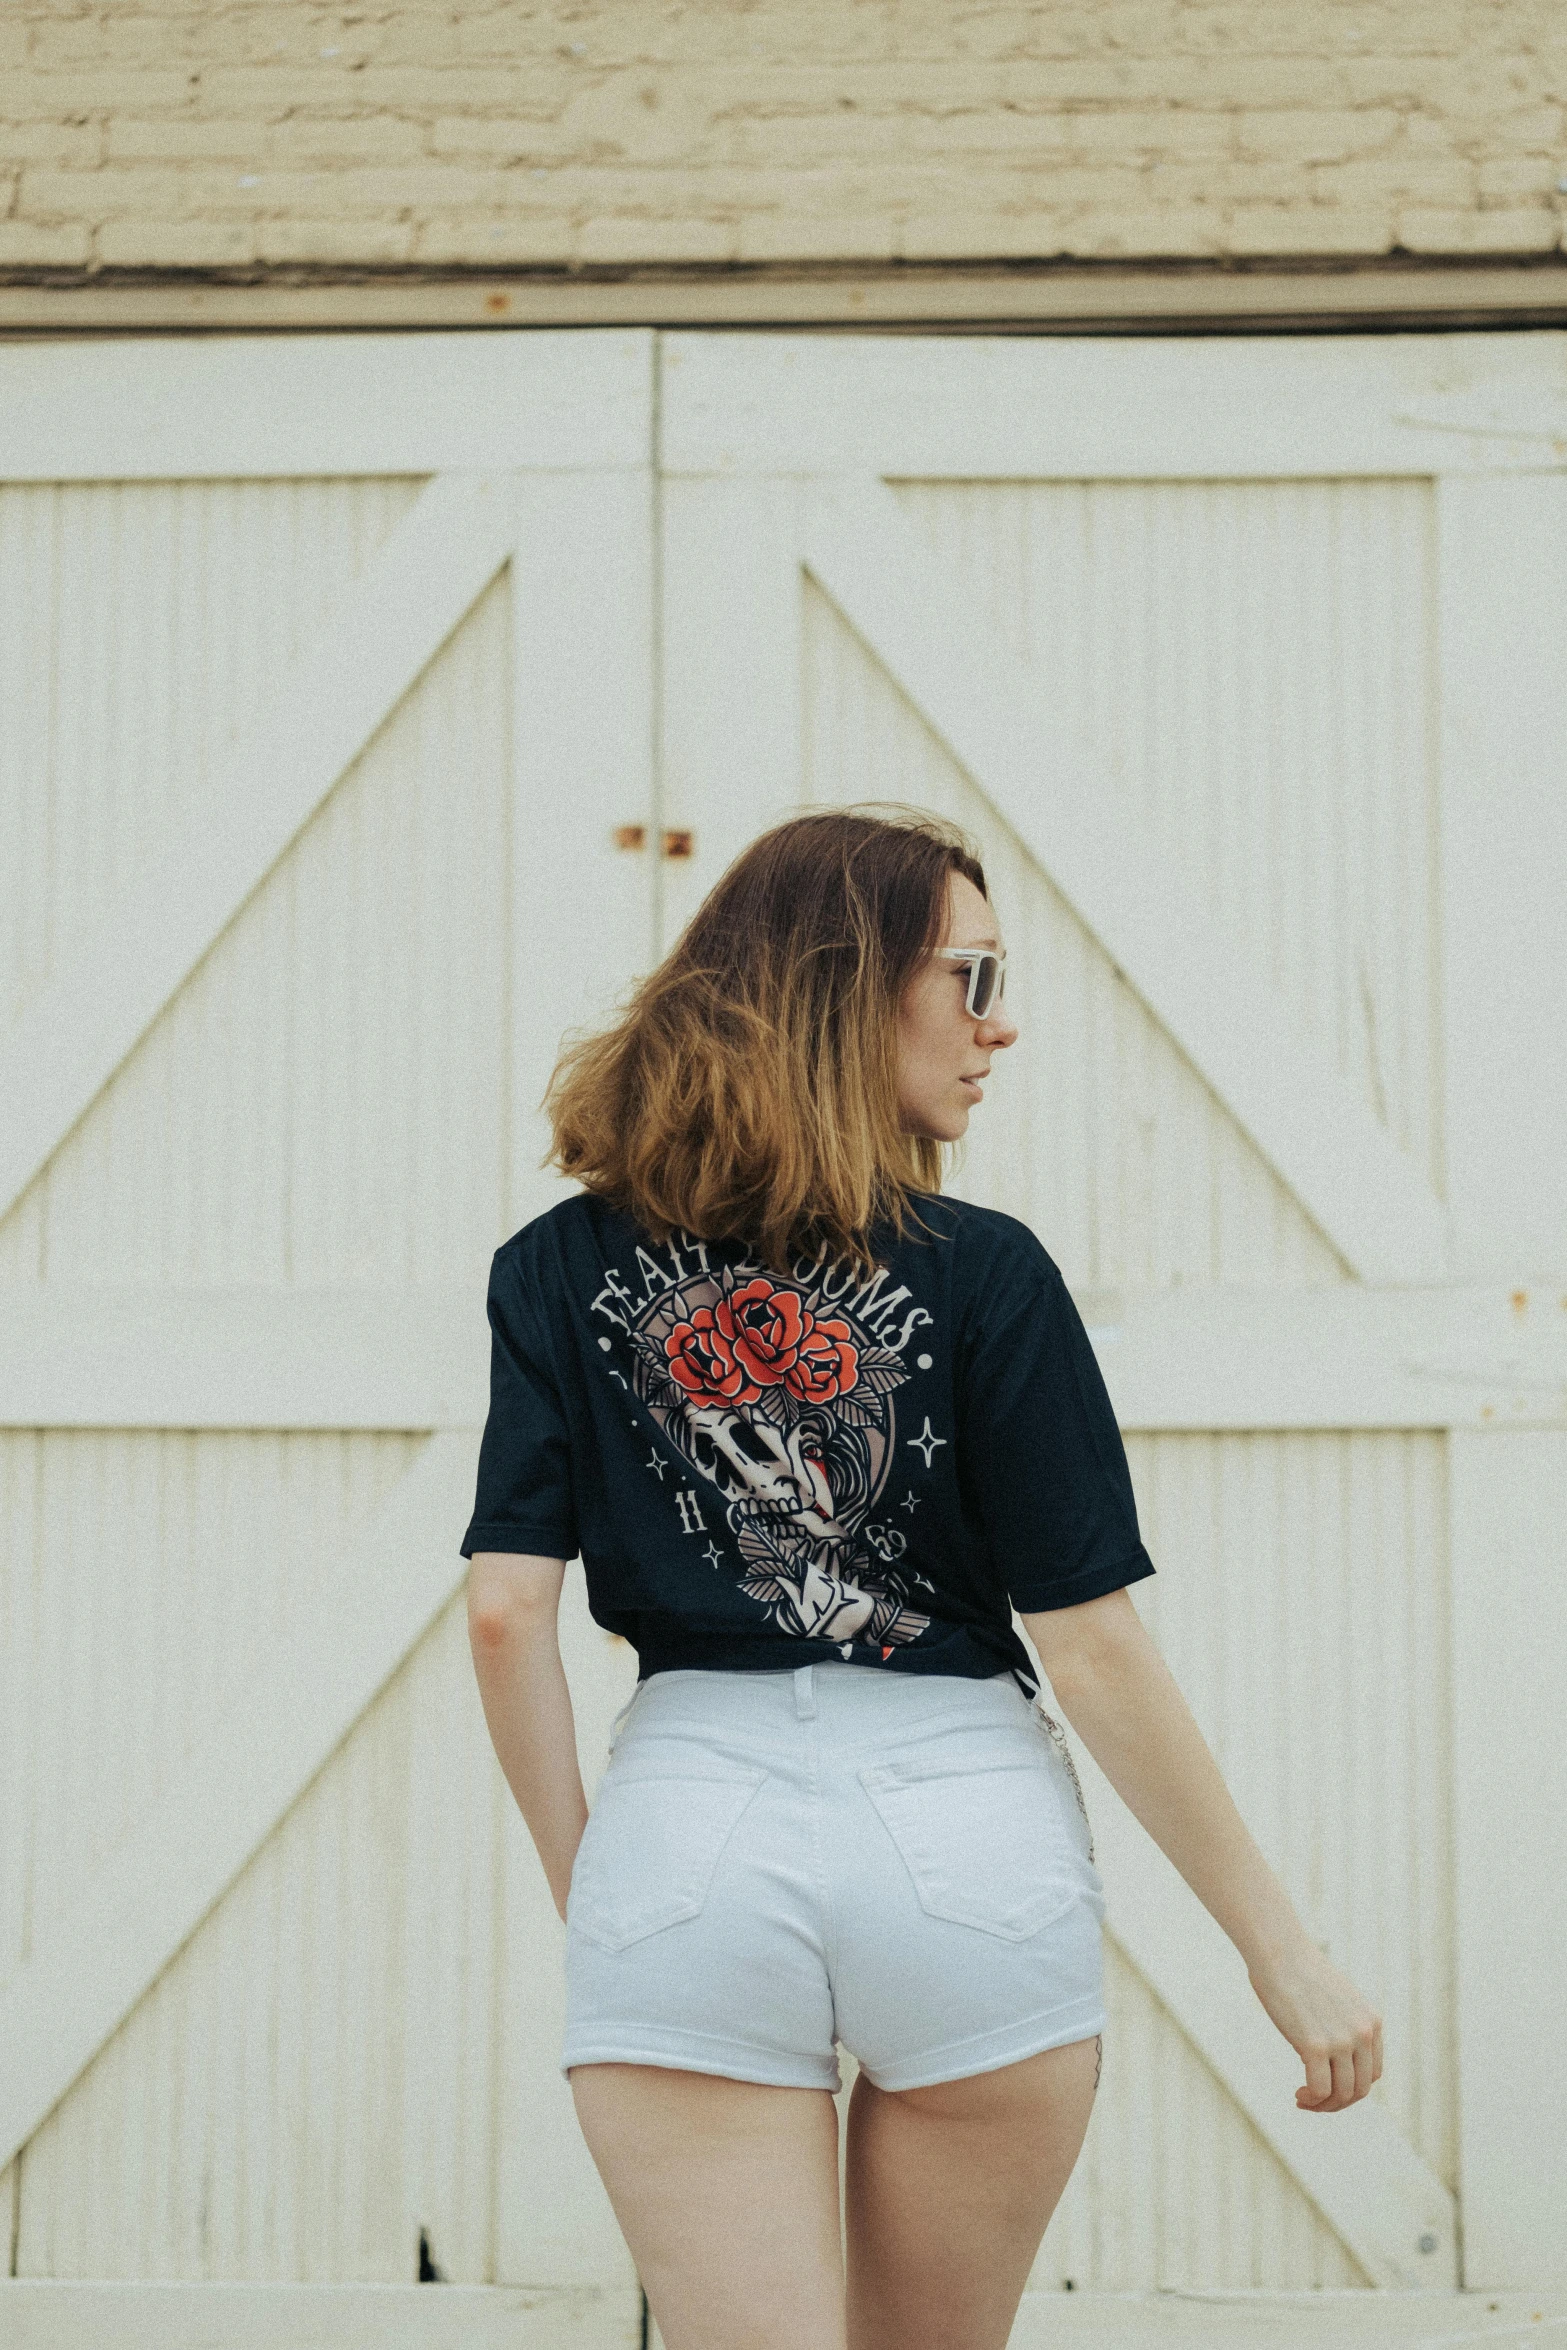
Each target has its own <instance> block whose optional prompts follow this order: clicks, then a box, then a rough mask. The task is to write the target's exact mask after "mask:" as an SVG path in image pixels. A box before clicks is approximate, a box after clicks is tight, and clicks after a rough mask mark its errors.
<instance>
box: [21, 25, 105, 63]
mask: <svg viewBox="0 0 1567 2350" xmlns="http://www.w3.org/2000/svg"><path fill="white" fill-rule="evenodd" d="M106 48H107V45H106V43H105V40H104V23H103V18H102V16H101V15H93V16H57V17H55V16H52V17H46V18H44V19H43V20H42V21H41V22H38V23H35V24H34V25H33V27H32V38H31V40H30V41H29V43H28V63H29V65H31V66H32V67H33V68H34V69H35V70H41V71H44V72H47V71H49V69H50V68H51V67H53V66H62V65H63V66H68V67H70V68H71V69H72V70H74V69H75V68H76V67H77V66H81V65H101V64H103V63H104V60H105V56H106Z"/></svg>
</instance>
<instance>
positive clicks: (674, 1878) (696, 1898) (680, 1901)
mask: <svg viewBox="0 0 1567 2350" xmlns="http://www.w3.org/2000/svg"><path fill="white" fill-rule="evenodd" d="M766 1776H767V1773H766V1772H765V1771H760V1770H748V1769H745V1768H744V1767H742V1766H741V1765H739V1764H727V1765H720V1764H710V1763H704V1762H697V1761H693V1762H690V1763H685V1762H675V1761H669V1762H664V1763H656V1764H655V1763H650V1762H649V1763H638V1764H633V1765H631V1766H629V1767H628V1768H626V1769H623V1770H618V1771H617V1770H616V1769H615V1768H614V1767H613V1766H612V1767H611V1769H610V1770H609V1771H608V1772H607V1773H606V1774H605V1777H604V1780H603V1783H602V1785H601V1786H600V1788H599V1791H598V1795H597V1797H596V1799H595V1801H594V1804H593V1809H592V1811H591V1812H590V1813H589V1815H588V1824H587V1828H586V1830H585V1831H584V1834H583V1838H582V1842H581V1844H580V1845H579V1846H578V1848H577V1858H576V1863H575V1865H574V1867H573V1869H572V1872H571V1891H570V1894H569V1896H568V1898H567V1903H566V1923H567V1924H568V1925H569V1926H571V1927H573V1928H574V1929H575V1930H576V1931H577V1932H578V1933H579V1934H584V1935H585V1936H586V1937H587V1939H588V1940H589V1941H590V1942H596V1943H598V1945H599V1947H600V1948H601V1949H603V1950H624V1949H625V1948H626V1947H627V1945H628V1944H629V1943H632V1942H640V1941H641V1940H642V1939H643V1937H644V1935H647V1934H657V1933H660V1932H662V1930H663V1929H664V1927H666V1926H677V1925H679V1924H680V1923H681V1921H682V1919H685V1918H694V1917H695V1916H696V1914H697V1912H698V1911H699V1910H700V1909H701V1907H702V1904H703V1902H704V1901H705V1900H706V1899H707V1891H708V1887H709V1885H710V1884H711V1883H712V1880H713V1871H714V1870H715V1869H716V1868H717V1866H718V1860H719V1855H720V1854H721V1853H722V1851H723V1849H724V1846H725V1845H726V1844H727V1843H728V1841H729V1839H730V1837H731V1835H732V1834H733V1833H734V1830H735V1827H736V1825H737V1824H738V1822H739V1818H740V1815H741V1813H742V1812H743V1811H744V1810H745V1807H746V1805H747V1804H748V1803H749V1802H750V1800H751V1798H752V1796H753V1795H754V1794H755V1793H756V1790H757V1789H758V1787H760V1785H761V1784H762V1781H763V1780H764V1779H765V1778H766Z"/></svg>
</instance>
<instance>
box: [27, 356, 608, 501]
mask: <svg viewBox="0 0 1567 2350" xmlns="http://www.w3.org/2000/svg"><path fill="white" fill-rule="evenodd" d="M652 352H653V337H652V335H651V334H649V333H647V332H644V331H639V330H637V329H635V328H633V329H629V330H624V331H617V330H615V329H604V330H599V331H593V330H589V331H588V332H585V333H580V334H573V333H553V334H552V333H549V332H543V333H540V332H535V333H531V334H518V335H496V336H488V335H486V336H480V337H474V336H472V335H466V334H415V335H402V334H384V335H378V334H367V335H340V334H320V335H278V336H267V335H224V336H217V335H214V336H211V337H209V338H204V339H203V338H193V339H190V340H180V339H177V338H169V339H166V340H163V341H149V340H147V339H146V338H144V337H140V336H134V335H132V336H126V337H124V338H116V339H113V340H104V341H98V342H92V343H83V342H79V341H78V342H71V341H60V342H37V343H12V344H10V345H9V346H8V347H6V348H3V349H0V479H5V480H10V481H75V480H86V481H150V480H165V481H201V480H212V479H215V478H224V477H231V478H234V479H249V480H258V479H262V478H265V477H267V476H274V477H280V476H289V475H312V474H313V475H339V476H347V475H352V474H358V473H438V472H445V471H449V470H452V469H460V468H468V467H473V468H478V469H481V470H485V471H489V470H494V469H510V468H513V467H524V466H527V467H555V466H582V467H587V468H590V469H595V470H597V469H603V468H614V467H627V468H631V469H638V468H641V467H643V466H645V465H646V463H647V449H648V415H649V400H650V393H649V386H650V381H651V367H652Z"/></svg>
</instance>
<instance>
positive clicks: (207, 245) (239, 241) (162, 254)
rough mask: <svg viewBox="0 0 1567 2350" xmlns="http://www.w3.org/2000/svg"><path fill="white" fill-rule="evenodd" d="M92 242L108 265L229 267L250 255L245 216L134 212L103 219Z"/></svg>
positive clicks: (252, 254)
mask: <svg viewBox="0 0 1567 2350" xmlns="http://www.w3.org/2000/svg"><path fill="white" fill-rule="evenodd" d="M96 245H97V254H98V259H99V260H100V261H102V262H106V263H108V264H110V265H111V266H124V267H131V266H134V265H135V264H137V263H141V264H143V265H146V266H148V267H152V268H164V269H218V268H224V267H230V268H231V267H233V266H235V265H236V264H238V263H243V262H247V261H251V260H253V259H254V258H255V230H254V227H253V225H252V223H251V222H249V221H246V220H158V219H155V218H150V217H149V216H148V215H147V214H145V213H139V214H137V215H136V217H135V218H133V219H127V220H109V221H105V222H104V224H103V226H102V227H101V228H100V229H99V231H98V234H97V239H96Z"/></svg>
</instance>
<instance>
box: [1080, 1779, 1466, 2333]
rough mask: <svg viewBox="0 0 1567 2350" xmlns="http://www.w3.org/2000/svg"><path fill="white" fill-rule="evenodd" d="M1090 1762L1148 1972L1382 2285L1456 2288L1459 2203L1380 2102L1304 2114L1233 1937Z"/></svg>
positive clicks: (1094, 1812) (1131, 1932)
mask: <svg viewBox="0 0 1567 2350" xmlns="http://www.w3.org/2000/svg"><path fill="white" fill-rule="evenodd" d="M1079 1767H1080V1769H1081V1770H1082V1773H1083V1778H1084V1787H1085V1794H1086V1799H1087V1802H1088V1808H1089V1812H1090V1814H1091V1816H1092V1819H1093V1822H1094V1836H1095V1843H1096V1846H1097V1850H1098V1858H1099V1864H1100V1868H1101V1870H1102V1873H1103V1875H1104V1879H1105V1888H1106V1893H1107V1896H1108V1900H1109V1914H1108V1919H1107V1923H1108V1926H1109V1929H1110V1931H1111V1932H1112V1933H1113V1935H1114V1936H1115V1939H1116V1941H1117V1942H1118V1943H1119V1944H1120V1946H1121V1948H1122V1949H1123V1950H1124V1951H1125V1953H1126V1955H1127V1957H1128V1958H1129V1959H1130V1961H1131V1963H1132V1965H1133V1966H1135V1967H1136V1969H1137V1971H1138V1973H1139V1974H1140V1975H1141V1976H1142V1977H1143V1978H1144V1980H1145V1981H1146V1982H1147V1983H1148V1985H1149V1987H1150V1988H1151V1989H1152V1990H1153V1991H1154V1993H1155V1994H1156V1995H1157V1997H1158V1998H1159V1999H1160V2000H1161V2001H1162V2002H1163V2004H1164V2005H1165V2006H1166V2007H1167V2008H1168V2009H1169V2011H1170V2014H1171V2015H1172V2016H1173V2018H1174V2020H1175V2022H1176V2023H1177V2024H1178V2025H1179V2027H1180V2029H1181V2030H1182V2031H1183V2032H1184V2033H1185V2034H1186V2036H1187V2038H1188V2039H1189V2040H1190V2041H1191V2042H1192V2045H1193V2046H1194V2047H1195V2048H1196V2049H1197V2051H1198V2053H1199V2054H1200V2055H1201V2056H1202V2057H1203V2059H1204V2060H1205V2062H1206V2063H1207V2064H1209V2065H1210V2066H1211V2067H1212V2069H1213V2071H1214V2072H1215V2074H1216V2075H1217V2076H1218V2078H1219V2079H1220V2080H1221V2081H1222V2082H1223V2083H1224V2086H1225V2088H1226V2089H1227V2090H1228V2091H1229V2093H1230V2095H1231V2096H1232V2097H1233V2098H1234V2099H1235V2101H1236V2103H1237V2104H1238V2105H1239V2106H1240V2107H1241V2109H1242V2111H1243V2112H1244V2113H1245V2114H1246V2115H1247V2116H1248V2117H1249V2119H1250V2120H1251V2121H1252V2123H1253V2124H1254V2125H1255V2127H1256V2128H1257V2130H1258V2131H1259V2132H1260V2133H1261V2135H1262V2137H1263V2138H1265V2139H1266V2141H1267V2143H1268V2144H1269V2145H1270V2146H1271V2147H1272V2149H1273V2151H1274V2153H1275V2154H1276V2155H1277V2156H1278V2158H1279V2160H1280V2161H1281V2162H1282V2163H1283V2164H1284V2166H1285V2168H1286V2169H1287V2170H1288V2171H1289V2173H1290V2175H1291V2177H1292V2178H1294V2179H1295V2180H1297V2181H1298V2183H1299V2185H1300V2186H1301V2188H1302V2189H1303V2190H1304V2192H1305V2193H1306V2194H1307V2195H1309V2196H1310V2198H1311V2200H1312V2202H1313V2203H1315V2204H1316V2206H1317V2208H1318V2210H1319V2211H1320V2212H1321V2213H1322V2215H1323V2217H1324V2219H1326V2220H1327V2222H1328V2224H1329V2226H1330V2227H1332V2228H1333V2230H1334V2231H1335V2233H1336V2234H1337V2235H1338V2236H1340V2237H1341V2238H1342V2240H1343V2242H1344V2243H1345V2244H1346V2245H1347V2246H1348V2247H1349V2249H1350V2251H1351V2252H1352V2253H1353V2254H1354V2255H1355V2258H1356V2259H1357V2260H1358V2261H1359V2262H1360V2264H1361V2266H1362V2267H1363V2268H1364V2269H1365V2271H1366V2273H1367V2275H1368V2276H1369V2277H1371V2278H1372V2279H1373V2281H1374V2282H1375V2283H1377V2284H1379V2285H1395V2286H1446V2287H1450V2286H1452V2285H1454V2284H1455V2283H1456V2282H1457V2272H1458V2239H1457V2228H1456V2222H1455V2213H1454V2208H1453V2199H1452V2197H1451V2195H1450V2194H1449V2193H1448V2191H1447V2189H1446V2188H1445V2187H1444V2186H1443V2185H1442V2183H1441V2181H1440V2180H1439V2179H1438V2178H1436V2177H1435V2176H1434V2175H1433V2173H1432V2172H1431V2171H1429V2170H1428V2169H1427V2167H1426V2165H1425V2164H1424V2163H1423V2162H1422V2161H1421V2159H1420V2157H1419V2156H1418V2155H1417V2154H1416V2153H1415V2151H1414V2149H1413V2148H1412V2147H1411V2146H1410V2145H1409V2143H1408V2141H1407V2140H1406V2139H1405V2138H1404V2137H1403V2135H1402V2133H1401V2132H1400V2131H1399V2129H1398V2127H1397V2125H1396V2123H1395V2122H1394V2121H1393V2120H1392V2118H1391V2117H1390V2116H1389V2114H1388V2113H1387V2112H1386V2110H1385V2109H1384V2107H1383V2106H1382V2104H1381V2103H1380V2101H1379V2100H1377V2099H1376V2098H1375V2097H1372V2098H1367V2099H1364V2100H1363V2101H1362V2102H1361V2103H1360V2104H1359V2105H1356V2106H1351V2107H1350V2108H1349V2109H1348V2111H1347V2112H1344V2113H1337V2114H1312V2113H1302V2112H1301V2110H1300V2108H1299V2107H1298V2106H1297V2105H1296V2103H1295V2101H1294V2100H1295V2090H1296V2087H1297V2086H1298V2084H1299V2082H1300V2080H1301V2079H1302V2078H1303V2077H1304V2076H1303V2074H1302V2071H1301V2066H1300V2062H1299V2059H1298V2058H1297V2057H1296V2055H1295V2054H1294V2051H1293V2050H1292V2049H1291V2048H1290V2047H1289V2046H1288V2044H1287V2043H1286V2042H1285V2041H1284V2039H1283V2038H1282V2037H1281V2036H1280V2034H1279V2033H1278V2032H1276V2031H1275V2029H1274V2027H1273V2025H1272V2024H1271V2023H1270V2022H1269V2021H1268V2018H1267V2016H1266V2015H1265V2014H1264V2013H1263V2010H1262V2007H1261V2006H1260V2004H1259V2002H1258V2000H1257V1997H1256V1994H1255V1993H1254V1992H1253V1990H1252V1988H1251V1985H1250V1984H1249V1982H1248V1981H1247V1979H1246V1970H1245V1967H1244V1965H1243V1963H1242V1961H1241V1959H1240V1957H1239V1955H1238V1953H1237V1952H1236V1951H1235V1949H1234V1948H1233V1946H1232V1945H1231V1943H1230V1942H1229V1940H1228V1939H1227V1937H1226V1936H1225V1935H1224V1933H1223V1932H1222V1931H1221V1930H1220V1928H1219V1927H1218V1926H1217V1925H1216V1924H1215V1923H1214V1921H1213V1919H1212V1918H1210V1917H1209V1915H1208V1913H1207V1911H1206V1910H1205V1909H1203V1908H1202V1906H1201V1904H1200V1903H1199V1902H1198V1901H1197V1900H1196V1899H1195V1897H1194V1896H1193V1895H1192V1894H1191V1893H1190V1892H1189V1891H1188V1890H1187V1888H1186V1886H1185V1885H1184V1884H1183V1883H1182V1881H1181V1879H1180V1877H1179V1876H1178V1875H1177V1874H1176V1872H1175V1870H1174V1868H1173V1867H1172V1866H1171V1864H1170V1863H1169V1861H1167V1860H1166V1859H1165V1857H1164V1855H1163V1853H1162V1852H1160V1850H1159V1848H1158V1846H1157V1845H1156V1844H1154V1843H1153V1841H1152V1839H1151V1838H1150V1837H1148V1836H1147V1835H1145V1834H1144V1832H1143V1830H1142V1829H1141V1828H1140V1827H1139V1826H1138V1824H1137V1822H1136V1821H1135V1820H1134V1819H1133V1818H1132V1816H1131V1814H1130V1812H1128V1811H1127V1809H1126V1807H1125V1805H1124V1804H1123V1803H1122V1802H1121V1801H1120V1798H1119V1797H1118V1796H1117V1795H1115V1793H1114V1792H1113V1790H1112V1789H1111V1787H1110V1785H1109V1783H1108V1781H1107V1780H1105V1778H1104V1777H1103V1776H1102V1775H1101V1773H1100V1772H1098V1771H1097V1770H1096V1769H1095V1767H1094V1764H1093V1762H1092V1759H1091V1758H1090V1757H1088V1756H1086V1755H1080V1757H1079Z"/></svg>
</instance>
